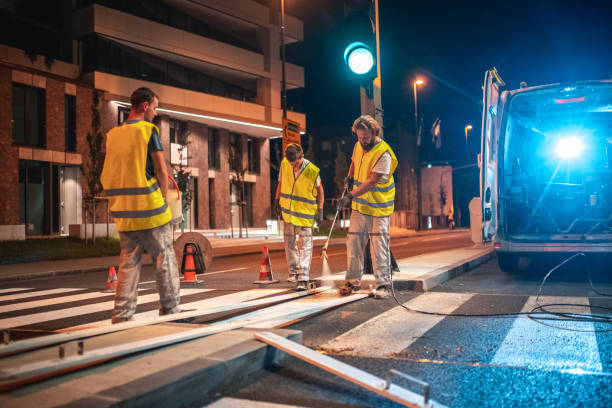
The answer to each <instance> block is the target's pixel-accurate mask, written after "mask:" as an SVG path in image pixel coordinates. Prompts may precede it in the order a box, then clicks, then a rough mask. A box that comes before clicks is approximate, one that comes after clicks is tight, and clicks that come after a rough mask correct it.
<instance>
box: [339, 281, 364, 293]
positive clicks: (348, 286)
mask: <svg viewBox="0 0 612 408" xmlns="http://www.w3.org/2000/svg"><path fill="white" fill-rule="evenodd" d="M359 289H361V286H355V285H353V284H352V283H351V282H344V285H342V286H340V287H339V288H338V294H339V295H340V296H348V295H350V294H351V293H353V292H357V291H358V290H359Z"/></svg>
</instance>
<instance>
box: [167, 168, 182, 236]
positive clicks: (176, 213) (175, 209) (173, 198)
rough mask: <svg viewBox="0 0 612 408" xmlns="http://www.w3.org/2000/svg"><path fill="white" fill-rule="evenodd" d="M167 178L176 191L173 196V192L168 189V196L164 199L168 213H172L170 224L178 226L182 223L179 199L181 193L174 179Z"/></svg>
mask: <svg viewBox="0 0 612 408" xmlns="http://www.w3.org/2000/svg"><path fill="white" fill-rule="evenodd" d="M168 178H169V179H170V180H171V181H172V183H171V184H172V185H174V189H175V190H176V194H174V190H171V189H168V195H167V197H166V201H167V202H168V206H170V212H171V213H172V220H171V221H170V224H172V225H178V224H180V223H181V222H183V200H182V199H181V191H180V190H179V188H178V185H177V184H176V181H175V180H174V177H172V176H168Z"/></svg>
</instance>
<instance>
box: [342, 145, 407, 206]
mask: <svg viewBox="0 0 612 408" xmlns="http://www.w3.org/2000/svg"><path fill="white" fill-rule="evenodd" d="M385 152H389V154H390V155H391V169H390V171H389V180H388V181H387V182H386V183H383V184H376V185H375V186H374V187H372V188H371V189H370V191H368V192H367V193H365V194H363V195H360V196H359V197H355V198H353V203H352V204H351V208H352V209H353V210H356V211H359V212H360V213H361V214H366V215H372V216H375V217H386V216H389V215H391V214H392V213H393V208H394V204H395V201H394V200H395V181H394V179H393V172H394V171H395V168H396V167H397V158H396V157H395V154H394V153H393V150H391V147H389V145H388V144H387V143H386V142H385V141H384V140H381V141H380V142H378V143H377V144H376V145H375V146H374V147H373V148H372V150H370V151H369V152H366V151H365V150H363V149H362V147H361V144H360V143H359V142H357V144H356V145H355V155H354V160H355V161H354V163H353V167H354V169H355V173H354V178H355V186H356V187H357V186H360V185H361V184H363V183H365V181H366V180H367V179H368V177H369V176H370V173H371V172H372V169H373V168H374V166H375V165H376V163H377V162H378V160H379V159H380V157H381V156H382V154H383V153H385Z"/></svg>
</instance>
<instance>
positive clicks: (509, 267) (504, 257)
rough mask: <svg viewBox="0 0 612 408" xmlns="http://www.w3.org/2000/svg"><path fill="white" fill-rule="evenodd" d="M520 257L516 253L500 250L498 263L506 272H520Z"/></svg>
mask: <svg viewBox="0 0 612 408" xmlns="http://www.w3.org/2000/svg"><path fill="white" fill-rule="evenodd" d="M519 258H520V257H519V256H518V255H516V254H508V253H502V252H499V253H498V254H497V263H498V264H499V269H501V270H502V271H504V272H520V268H519Z"/></svg>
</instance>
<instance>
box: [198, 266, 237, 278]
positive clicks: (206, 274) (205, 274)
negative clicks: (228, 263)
mask: <svg viewBox="0 0 612 408" xmlns="http://www.w3.org/2000/svg"><path fill="white" fill-rule="evenodd" d="M244 269H248V268H247V267H244V268H234V269H225V270H223V271H215V272H206V273H204V274H203V276H208V275H214V274H217V273H225V272H234V271H242V270H244Z"/></svg>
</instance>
